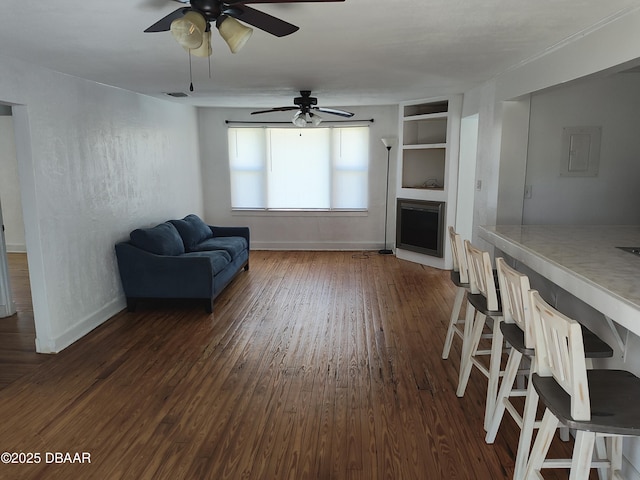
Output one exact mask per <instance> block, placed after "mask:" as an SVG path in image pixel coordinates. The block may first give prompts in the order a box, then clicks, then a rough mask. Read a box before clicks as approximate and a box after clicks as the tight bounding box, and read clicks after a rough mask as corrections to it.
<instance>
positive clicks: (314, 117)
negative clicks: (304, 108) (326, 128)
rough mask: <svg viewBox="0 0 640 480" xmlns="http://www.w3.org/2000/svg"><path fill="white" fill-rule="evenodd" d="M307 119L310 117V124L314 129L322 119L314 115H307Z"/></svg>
mask: <svg viewBox="0 0 640 480" xmlns="http://www.w3.org/2000/svg"><path fill="white" fill-rule="evenodd" d="M309 117H311V123H313V126H314V127H317V126H318V125H320V124H321V123H322V117H321V116H320V115H318V114H316V113H309Z"/></svg>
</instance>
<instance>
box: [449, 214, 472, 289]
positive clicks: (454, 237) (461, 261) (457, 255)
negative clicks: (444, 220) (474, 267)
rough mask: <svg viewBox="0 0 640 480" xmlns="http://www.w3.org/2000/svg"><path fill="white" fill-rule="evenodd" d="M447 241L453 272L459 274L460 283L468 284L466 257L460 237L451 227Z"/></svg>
mask: <svg viewBox="0 0 640 480" xmlns="http://www.w3.org/2000/svg"><path fill="white" fill-rule="evenodd" d="M449 240H450V242H451V252H452V254H453V271H454V272H458V273H459V274H460V282H461V283H469V267H468V266H467V256H466V254H465V251H464V244H463V243H462V237H461V236H460V235H459V234H457V233H456V231H455V229H454V228H453V227H451V226H450V227H449Z"/></svg>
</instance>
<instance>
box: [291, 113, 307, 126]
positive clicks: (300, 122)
mask: <svg viewBox="0 0 640 480" xmlns="http://www.w3.org/2000/svg"><path fill="white" fill-rule="evenodd" d="M292 122H293V124H294V125H295V126H296V127H299V128H303V127H306V126H307V116H306V115H305V114H304V113H302V111H301V110H298V112H297V113H296V114H295V115H294V116H293V120H292Z"/></svg>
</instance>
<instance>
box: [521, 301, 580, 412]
mask: <svg viewBox="0 0 640 480" xmlns="http://www.w3.org/2000/svg"><path fill="white" fill-rule="evenodd" d="M529 299H530V302H531V318H532V320H533V324H534V332H535V338H536V345H535V349H536V360H537V370H538V371H537V374H538V375H539V376H541V377H551V376H553V378H554V380H555V381H556V382H557V383H558V385H560V386H561V387H562V389H563V390H564V391H565V392H567V393H568V394H569V396H570V397H571V416H572V417H573V419H574V420H587V421H588V420H591V407H590V402H589V384H588V382H587V367H586V364H585V357H584V345H583V341H582V328H581V326H580V324H579V323H578V322H576V321H575V320H573V319H571V318H569V317H567V316H565V315H563V314H562V313H560V312H558V311H557V310H555V309H554V308H553V307H552V306H551V305H549V304H548V303H547V302H545V301H544V300H543V299H542V297H541V296H540V294H539V293H538V292H537V291H536V290H530V291H529Z"/></svg>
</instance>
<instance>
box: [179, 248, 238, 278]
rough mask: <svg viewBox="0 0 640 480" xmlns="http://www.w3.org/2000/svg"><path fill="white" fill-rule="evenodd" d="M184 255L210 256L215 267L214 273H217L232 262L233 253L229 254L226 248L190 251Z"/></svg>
mask: <svg viewBox="0 0 640 480" xmlns="http://www.w3.org/2000/svg"><path fill="white" fill-rule="evenodd" d="M181 256H182V257H204V258H208V259H209V262H210V263H211V268H212V269H213V274H214V275H217V274H218V273H220V272H221V271H222V270H224V268H225V267H226V266H227V265H229V263H231V255H229V254H228V253H227V252H225V251H224V250H211V251H208V252H188V253H185V254H184V255H181Z"/></svg>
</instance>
